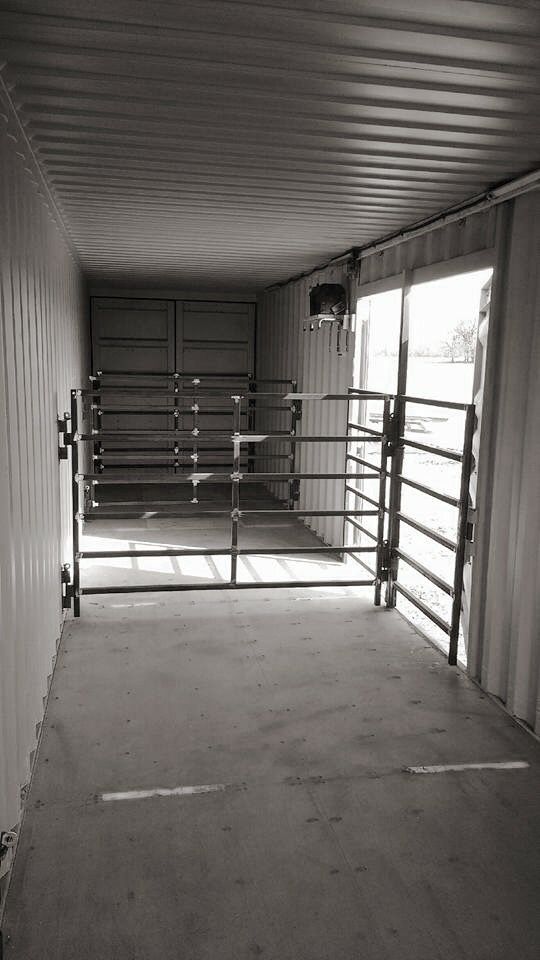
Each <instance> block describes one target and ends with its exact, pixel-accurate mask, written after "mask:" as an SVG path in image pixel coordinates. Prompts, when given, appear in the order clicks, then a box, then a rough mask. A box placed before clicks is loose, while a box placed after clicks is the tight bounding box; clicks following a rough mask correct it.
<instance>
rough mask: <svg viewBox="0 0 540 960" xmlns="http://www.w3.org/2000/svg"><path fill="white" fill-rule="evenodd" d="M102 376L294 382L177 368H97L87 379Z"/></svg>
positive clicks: (98, 378)
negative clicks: (180, 371)
mask: <svg viewBox="0 0 540 960" xmlns="http://www.w3.org/2000/svg"><path fill="white" fill-rule="evenodd" d="M102 377H159V378H160V379H161V380H191V381H193V380H200V379H201V377H206V378H207V379H208V380H245V381H246V382H247V383H295V381H294V380H275V381H271V380H252V378H251V375H250V374H249V373H179V372H178V371H177V370H168V371H167V372H165V373H160V372H159V371H157V370H142V371H141V370H129V371H128V370H98V371H97V372H96V373H95V374H92V376H90V377H89V378H88V379H89V380H92V381H93V380H100V379H101V378H102Z"/></svg>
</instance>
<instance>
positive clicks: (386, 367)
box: [354, 267, 492, 663]
mask: <svg viewBox="0 0 540 960" xmlns="http://www.w3.org/2000/svg"><path fill="white" fill-rule="evenodd" d="M491 276H492V268H491V267H485V268H484V269H481V270H478V269H477V270H474V271H469V272H467V273H464V272H461V273H455V274H450V275H448V274H447V275H445V276H444V277H439V278H435V279H429V280H426V281H424V282H414V278H413V280H412V282H410V281H411V278H410V277H409V278H408V279H409V282H408V283H407V285H406V286H405V283H406V282H407V278H406V276H404V277H403V278H397V280H396V283H395V285H394V286H393V287H392V288H391V289H386V290H382V291H380V292H379V291H377V290H375V291H374V292H371V291H370V292H369V294H368V295H367V296H364V297H360V299H359V301H358V305H357V350H356V355H355V364H354V386H355V387H358V388H361V389H367V390H384V391H388V392H390V393H395V394H400V395H407V396H409V397H414V398H417V399H419V400H420V401H421V400H422V399H423V398H425V399H426V401H427V400H430V401H437V402H447V403H454V404H470V403H472V402H473V401H474V402H475V403H477V404H478V402H479V400H480V399H481V392H482V386H483V384H482V380H483V372H482V371H483V359H484V348H485V344H486V336H487V317H488V312H489V300H490V287H491ZM372 289H373V288H372ZM362 402H363V403H364V410H363V411H357V413H358V415H359V416H360V415H361V413H362V412H363V413H364V415H365V417H366V419H365V421H364V422H366V423H368V424H369V425H370V426H371V427H373V428H374V429H377V428H379V429H380V423H379V422H378V417H379V418H380V414H378V413H377V409H376V407H375V404H373V403H372V402H371V401H362ZM372 408H373V409H372ZM464 427H465V413H464V412H463V410H458V409H452V408H446V407H442V406H441V407H439V406H435V407H434V406H433V405H428V404H427V403H426V405H424V404H422V403H421V402H420V403H415V404H414V405H413V404H407V405H406V408H405V420H404V436H405V437H406V438H407V439H409V440H413V441H417V442H419V444H420V445H422V444H423V445H425V446H428V447H440V448H444V449H446V450H449V451H456V452H459V451H460V450H461V448H462V444H463V437H464ZM476 434H477V437H478V424H477V429H476ZM363 455H364V456H365V457H366V459H369V457H370V450H369V447H368V445H366V449H365V451H364V452H363ZM474 470H475V468H474V464H473V476H472V481H471V494H472V502H473V503H474V488H475V479H476V478H475V472H474ZM402 474H403V475H404V476H407V477H408V478H410V479H411V480H412V481H413V482H416V483H418V484H421V485H424V486H427V487H429V488H431V489H433V490H436V491H440V492H441V493H442V494H445V495H447V496H448V497H449V498H452V497H456V498H457V497H458V496H459V491H460V476H461V467H460V463H459V462H457V461H453V460H451V459H448V458H446V457H442V456H438V455H437V454H434V453H433V451H432V450H422V449H420V448H414V447H410V446H406V448H405V453H404V457H403V467H402ZM401 510H402V511H403V513H404V514H406V515H407V516H410V517H411V518H414V519H416V520H417V521H419V522H420V524H421V525H424V526H426V527H429V528H430V529H432V530H434V531H436V533H437V534H438V535H439V536H440V538H441V539H443V540H444V539H445V538H447V539H448V540H454V539H455V536H456V526H457V511H456V509H455V507H453V506H452V505H450V504H449V503H445V502H444V501H442V500H440V499H435V498H433V497H430V496H427V495H426V494H425V493H423V492H422V491H420V490H419V489H417V488H414V487H411V486H408V485H403V486H402V497H401ZM368 527H369V522H368V520H366V528H368ZM374 532H375V529H374V523H373V522H372V525H371V528H369V530H368V529H366V530H365V531H363V532H362V531H357V530H356V531H354V536H355V538H357V539H359V540H360V541H361V540H362V537H364V538H366V537H367V538H369V535H370V533H374ZM399 544H400V549H401V550H402V551H403V552H404V553H405V555H409V556H413V557H415V558H416V560H417V561H418V562H419V563H420V564H421V565H423V566H424V567H425V568H427V569H428V570H429V571H432V572H433V573H434V574H435V575H436V577H438V578H440V579H441V580H442V581H445V582H449V583H452V581H453V571H454V566H455V555H454V554H453V553H452V552H451V551H449V550H448V549H447V548H446V547H445V546H444V545H443V544H441V543H440V542H437V541H436V540H433V539H431V538H429V537H428V536H426V535H425V533H424V532H422V531H421V530H419V529H414V528H413V527H412V526H410V525H408V524H405V523H401V525H400V531H399ZM466 566H467V567H468V569H467V570H465V571H464V581H465V594H464V599H463V609H464V611H465V616H462V629H461V632H460V641H459V648H458V659H459V660H460V661H462V662H464V663H465V662H466V646H467V644H466V620H467V616H466V612H467V610H468V606H469V597H468V595H467V592H468V591H470V558H467V561H466ZM399 580H400V582H401V583H402V584H403V586H404V587H405V588H406V589H408V590H409V591H411V593H413V594H414V595H415V596H416V597H417V598H418V599H419V600H420V601H421V602H423V603H425V604H426V605H428V606H429V607H430V608H431V609H432V610H433V611H435V612H436V614H438V615H439V616H440V618H441V619H442V620H444V621H448V620H449V613H450V609H451V605H452V597H451V595H449V594H448V593H445V592H444V591H442V590H441V589H440V588H439V587H438V586H437V585H436V583H433V582H431V581H430V580H429V579H427V577H426V576H424V575H423V574H422V573H421V572H419V571H418V569H415V568H413V567H412V566H410V565H409V564H407V563H406V562H403V561H402V560H400V565H399ZM397 606H398V609H400V610H401V612H402V613H403V614H404V615H405V616H406V617H407V618H408V619H409V620H410V621H411V622H413V623H414V625H415V626H417V627H418V628H419V629H421V630H422V632H423V633H425V634H426V635H427V636H429V637H430V639H432V640H433V641H434V642H436V643H437V644H438V645H440V646H441V647H443V648H444V649H445V650H447V649H448V637H447V636H446V635H445V634H444V632H443V631H442V630H441V629H440V628H439V627H438V626H437V625H436V624H435V623H434V622H433V621H432V620H430V619H428V618H427V617H426V616H425V615H424V614H423V613H422V612H421V611H420V610H419V609H417V608H416V607H415V606H413V605H412V604H411V603H410V602H409V601H408V600H407V599H406V598H405V597H404V596H403V595H399V597H398V601H397ZM464 626H465V629H463V627H464Z"/></svg>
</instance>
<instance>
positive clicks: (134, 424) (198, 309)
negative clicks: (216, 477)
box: [92, 298, 255, 470]
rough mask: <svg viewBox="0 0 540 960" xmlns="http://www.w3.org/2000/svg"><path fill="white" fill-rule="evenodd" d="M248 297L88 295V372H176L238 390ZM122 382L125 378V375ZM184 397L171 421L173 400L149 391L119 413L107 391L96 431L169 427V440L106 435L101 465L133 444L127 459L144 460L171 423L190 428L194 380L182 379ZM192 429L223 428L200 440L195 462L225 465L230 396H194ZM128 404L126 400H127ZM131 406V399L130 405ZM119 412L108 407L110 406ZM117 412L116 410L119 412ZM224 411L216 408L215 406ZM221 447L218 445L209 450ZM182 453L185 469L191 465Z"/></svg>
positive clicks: (249, 338)
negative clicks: (217, 436) (216, 437)
mask: <svg viewBox="0 0 540 960" xmlns="http://www.w3.org/2000/svg"><path fill="white" fill-rule="evenodd" d="M254 323H255V308H254V305H253V304H243V303H214V302H210V301H176V302H174V301H171V300H143V299H140V300H138V299H122V298H94V299H93V301H92V354H93V370H94V374H96V373H97V372H98V371H104V372H105V373H107V372H114V373H118V374H120V375H121V374H122V373H123V372H125V373H131V374H133V373H137V372H140V374H141V377H140V378H137V379H135V380H134V379H133V378H131V379H130V380H129V383H130V384H131V385H140V386H145V385H149V384H151V385H152V386H164V387H166V386H170V380H169V381H168V380H167V379H166V378H165V377H164V379H163V380H161V379H160V378H158V377H156V376H153V377H151V378H150V377H149V378H145V377H144V374H145V373H151V374H159V373H163V374H166V373H172V372H174V371H177V372H179V373H183V374H188V375H193V376H194V377H195V376H206V377H211V385H212V387H215V388H217V389H219V390H221V391H223V393H224V394H227V395H230V394H233V393H235V392H239V391H240V390H242V391H243V392H244V391H245V388H246V381H247V377H248V375H249V374H251V373H252V372H253V366H254V355H253V353H254ZM126 382H128V381H126ZM182 392H183V393H184V395H185V396H184V398H183V399H182V397H181V396H180V397H179V398H178V405H179V406H180V407H181V408H183V409H184V410H185V412H184V413H183V414H182V415H181V416H180V417H178V418H177V419H176V420H175V418H174V416H173V413H172V410H173V408H174V401H173V400H170V401H168V400H163V398H161V399H155V400H152V399H151V398H149V399H145V400H144V402H141V403H139V409H138V411H137V412H124V411H125V410H126V402H125V399H124V400H123V401H120V400H112V399H109V398H107V403H106V404H105V403H104V404H103V407H104V413H103V417H102V428H103V430H115V431H116V430H126V431H128V430H135V431H136V430H170V431H171V441H170V442H169V441H168V440H164V441H163V443H161V444H157V443H151V442H149V441H148V440H146V441H145V440H144V439H143V438H141V439H133V440H130V439H127V440H125V439H118V440H115V441H114V443H113V442H109V443H108V445H107V447H106V449H105V463H106V465H107V466H111V465H112V464H115V463H117V464H118V465H121V464H122V462H124V463H125V461H126V455H125V454H123V453H122V451H123V450H126V451H127V450H129V449H133V448H134V447H137V449H138V451H140V452H142V454H143V456H141V457H139V458H137V457H136V456H135V455H130V457H129V459H130V461H131V462H136V461H137V459H138V460H139V461H140V462H141V463H142V462H143V461H147V460H148V454H150V452H151V451H155V452H156V453H158V454H159V453H161V454H163V453H165V452H166V451H170V450H173V448H174V443H175V441H174V433H173V430H174V427H175V424H176V426H177V428H178V430H191V429H192V428H193V426H194V419H193V414H192V412H191V405H192V403H193V399H192V397H191V396H190V394H193V385H192V384H190V383H185V382H183V383H182ZM199 404H200V414H199V416H198V424H197V425H198V428H199V429H200V430H201V431H202V432H203V431H205V430H206V431H208V430H210V431H219V432H221V431H222V432H223V433H224V434H225V436H224V439H223V442H221V441H220V442H219V443H216V442H213V444H212V442H211V441H208V443H206V444H205V443H204V442H201V443H200V446H199V453H200V464H201V468H202V467H203V466H204V467H208V468H210V469H211V468H212V467H218V468H220V467H223V465H227V467H228V466H229V465H230V462H231V456H232V452H231V450H230V449H229V448H230V440H229V439H228V438H229V437H230V434H231V432H232V403H231V401H230V400H229V399H227V398H226V399H218V398H217V397H216V398H214V399H212V398H209V397H206V398H204V399H203V398H202V397H201V399H200V401H199ZM127 406H130V405H129V404H128V405H127ZM133 406H135V404H133ZM152 406H157V407H160V408H163V407H169V406H170V407H171V414H168V413H166V412H165V413H155V414H152V413H151V412H150V410H151V408H152ZM116 409H117V410H118V412H115V410H116ZM120 411H122V412H120ZM221 411H223V412H221ZM247 426H248V421H247V415H246V414H243V415H242V418H241V429H242V430H246V429H247ZM211 445H213V446H214V447H216V446H221V447H225V448H226V449H225V450H212V451H211V450H210V449H207V450H206V452H205V447H207V448H209V447H210V446H211ZM179 446H180V450H182V449H186V450H187V449H188V448H189V453H191V452H192V441H191V439H190V438H189V437H185V438H184V439H183V440H182V441H180V443H179ZM191 467H192V462H191V461H190V460H189V458H187V463H186V464H185V469H189V470H190V469H191Z"/></svg>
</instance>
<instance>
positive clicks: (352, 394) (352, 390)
mask: <svg viewBox="0 0 540 960" xmlns="http://www.w3.org/2000/svg"><path fill="white" fill-rule="evenodd" d="M395 396H396V394H394V393H378V392H377V391H376V390H361V389H360V388H359V387H349V393H348V397H349V399H350V400H362V398H363V397H365V398H366V400H392V399H394V398H395Z"/></svg>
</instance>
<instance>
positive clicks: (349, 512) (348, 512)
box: [240, 510, 378, 517]
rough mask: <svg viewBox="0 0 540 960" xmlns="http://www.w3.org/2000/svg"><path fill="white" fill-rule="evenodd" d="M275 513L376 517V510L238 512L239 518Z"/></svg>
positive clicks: (296, 515)
mask: <svg viewBox="0 0 540 960" xmlns="http://www.w3.org/2000/svg"><path fill="white" fill-rule="evenodd" d="M276 513H278V514H284V515H285V516H289V517H349V516H352V517H376V516H377V515H378V510H240V516H241V517H243V516H244V515H245V514H247V515H252V514H253V515H257V514H268V516H271V515H272V516H273V515H275V514H276Z"/></svg>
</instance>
